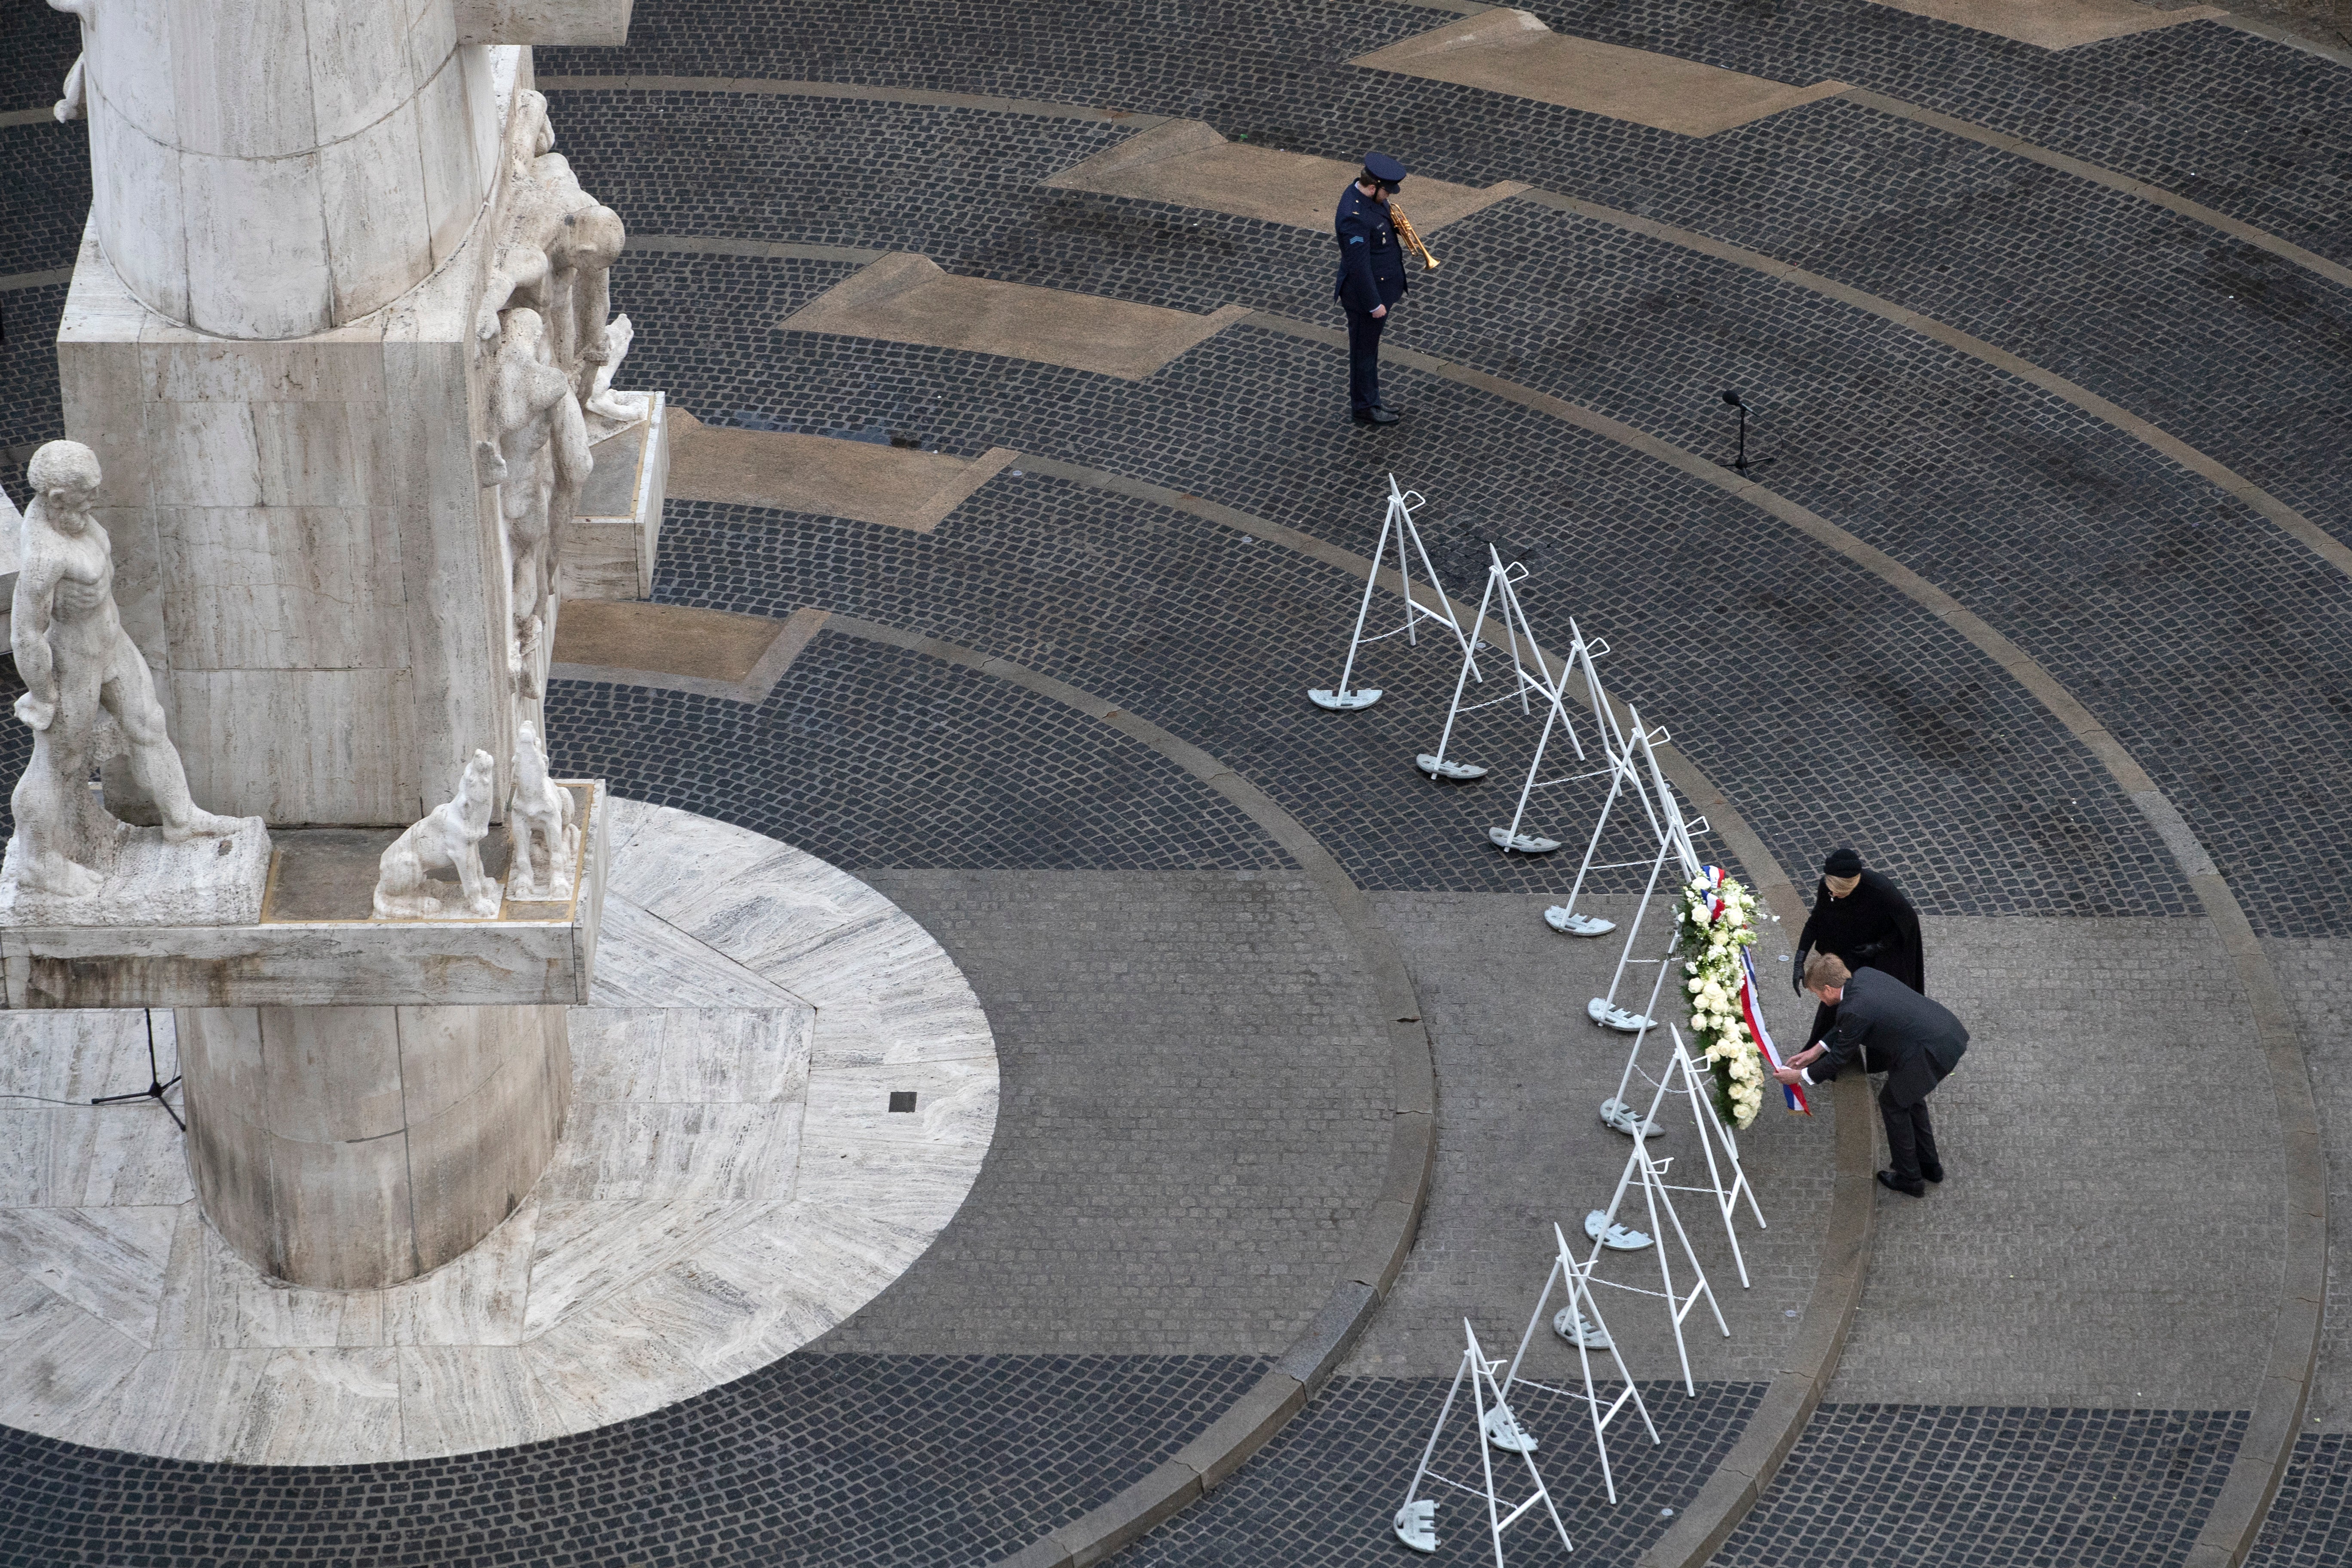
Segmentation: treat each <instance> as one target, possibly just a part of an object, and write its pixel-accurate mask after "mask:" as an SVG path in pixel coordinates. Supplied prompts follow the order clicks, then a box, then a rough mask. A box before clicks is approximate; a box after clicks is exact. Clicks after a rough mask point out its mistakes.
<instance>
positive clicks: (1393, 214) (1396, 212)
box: [1389, 198, 1437, 272]
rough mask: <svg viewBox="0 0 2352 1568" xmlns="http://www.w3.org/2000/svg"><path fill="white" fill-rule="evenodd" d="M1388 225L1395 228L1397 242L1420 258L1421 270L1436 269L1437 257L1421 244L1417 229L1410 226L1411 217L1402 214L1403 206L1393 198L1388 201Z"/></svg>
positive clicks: (1429, 270)
mask: <svg viewBox="0 0 2352 1568" xmlns="http://www.w3.org/2000/svg"><path fill="white" fill-rule="evenodd" d="M1389 226H1390V227H1391V228H1393V229H1395V230H1396V237H1397V240H1398V242H1399V243H1400V244H1402V246H1403V247H1405V248H1406V249H1407V250H1409V251H1411V252H1412V253H1413V255H1414V256H1416V257H1418V258H1420V259H1421V269H1422V270H1423V272H1434V271H1436V270H1437V258H1435V257H1434V256H1432V255H1431V254H1429V247H1427V246H1425V245H1423V244H1422V242H1421V235H1420V233H1419V231H1418V230H1416V229H1415V228H1414V227H1413V226H1412V219H1411V218H1409V217H1407V216H1404V208H1402V207H1401V206H1399V205H1396V202H1395V200H1394V199H1393V198H1391V200H1390V202H1389Z"/></svg>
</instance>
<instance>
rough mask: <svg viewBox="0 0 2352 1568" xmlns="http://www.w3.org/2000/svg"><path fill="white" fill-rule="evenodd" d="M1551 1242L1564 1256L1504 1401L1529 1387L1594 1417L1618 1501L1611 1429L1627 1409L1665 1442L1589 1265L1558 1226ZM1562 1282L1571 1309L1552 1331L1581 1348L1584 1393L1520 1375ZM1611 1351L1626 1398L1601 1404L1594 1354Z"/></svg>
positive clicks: (1556, 1263) (1606, 1477)
mask: <svg viewBox="0 0 2352 1568" xmlns="http://www.w3.org/2000/svg"><path fill="white" fill-rule="evenodd" d="M1551 1235H1552V1240H1553V1241H1554V1242H1555V1243H1557V1244H1558V1247H1559V1251H1558V1253H1557V1254H1556V1255H1555V1257H1554V1258H1553V1260H1552V1266H1551V1272H1550V1273H1549V1274H1547V1275H1545V1276H1544V1286H1543V1289H1542V1291H1541V1292H1540V1293H1539V1294H1538V1296H1537V1297H1536V1310H1534V1311H1533V1312H1532V1313H1530V1314H1529V1315H1528V1331H1527V1332H1526V1333H1524V1334H1521V1335H1520V1336H1519V1350H1518V1353H1517V1355H1514V1356H1513V1357H1512V1358H1511V1370H1510V1371H1508V1372H1507V1373H1504V1374H1503V1382H1502V1385H1501V1394H1502V1396H1503V1397H1504V1398H1506V1399H1507V1398H1509V1397H1510V1393H1511V1389H1512V1388H1513V1387H1514V1386H1515V1385H1516V1384H1521V1383H1524V1384H1527V1385H1528V1387H1530V1388H1540V1389H1542V1390H1543V1391H1544V1392H1545V1393H1547V1394H1559V1395H1560V1396H1561V1397H1562V1398H1564V1399H1573V1400H1577V1401H1579V1402H1580V1403H1581V1404H1582V1405H1584V1407H1585V1410H1586V1411H1587V1412H1588V1413H1589V1414H1590V1415H1591V1417H1592V1444H1593V1447H1596V1448H1599V1449H1600V1450H1601V1484H1602V1485H1603V1486H1605V1487H1607V1488H1608V1489H1609V1500H1610V1501H1611V1502H1615V1501H1616V1500H1617V1479H1616V1477H1615V1475H1614V1474H1613V1473H1612V1471H1611V1470H1610V1468H1609V1424H1610V1423H1611V1422H1612V1421H1614V1420H1615V1419H1617V1416H1618V1414H1619V1412H1621V1411H1622V1410H1623V1409H1624V1408H1625V1406H1626V1405H1629V1404H1630V1405H1633V1408H1634V1409H1635V1410H1636V1411H1638V1412H1640V1413H1641V1416H1642V1425H1643V1427H1645V1428H1647V1429H1648V1431H1649V1434H1650V1443H1651V1446H1652V1447H1656V1446H1657V1445H1658V1443H1659V1441H1660V1439H1659V1437H1658V1428H1657V1425H1656V1424H1655V1423H1654V1422H1653V1421H1652V1420H1651V1419H1650V1407H1649V1406H1648V1405H1645V1404H1643V1402H1642V1391H1641V1390H1640V1389H1638V1388H1636V1387H1634V1386H1633V1373H1631V1372H1630V1371H1628V1370H1627V1369H1626V1366H1625V1358H1624V1356H1623V1355H1622V1353H1620V1352H1619V1351H1618V1349H1617V1342H1616V1341H1615V1340H1614V1339H1613V1338H1612V1337H1611V1336H1610V1333H1609V1324H1608V1323H1607V1321H1604V1320H1603V1319H1602V1317H1601V1303H1600V1302H1599V1301H1597V1300H1593V1298H1592V1281H1591V1279H1590V1278H1588V1276H1587V1273H1586V1266H1585V1265H1582V1264H1580V1263H1578V1262H1577V1261H1576V1256H1575V1254H1573V1253H1571V1252H1570V1250H1569V1247H1568V1237H1567V1236H1566V1235H1565V1234H1563V1233H1562V1232H1561V1230H1560V1228H1559V1226H1556V1225H1555V1226H1552V1227H1551ZM1562 1280H1566V1281H1567V1283H1568V1304H1567V1305H1566V1306H1564V1307H1562V1308H1560V1310H1559V1311H1558V1312H1557V1313H1555V1314H1553V1316H1552V1321H1551V1328H1552V1332H1554V1333H1556V1334H1558V1335H1559V1337H1560V1338H1561V1339H1564V1340H1566V1341H1567V1342H1569V1343H1570V1344H1572V1345H1574V1346H1575V1347H1576V1360H1577V1364H1578V1365H1579V1366H1580V1368H1581V1369H1582V1371H1583V1373H1584V1386H1583V1389H1582V1391H1581V1392H1579V1391H1578V1390H1576V1389H1572V1388H1555V1387H1553V1386H1552V1385H1551V1384H1548V1383H1538V1382H1536V1381H1535V1379H1533V1378H1531V1377H1521V1376H1520V1375H1519V1363H1521V1362H1523V1361H1525V1360H1527V1358H1528V1345H1529V1344H1530V1343H1532V1342H1534V1340H1535V1337H1536V1327H1537V1325H1538V1324H1539V1323H1541V1322H1542V1321H1543V1313H1544V1308H1545V1306H1546V1305H1548V1304H1549V1302H1550V1300H1551V1288H1552V1287H1553V1286H1555V1285H1557V1284H1559V1283H1560V1282H1561V1281H1562ZM1597 1350H1598V1351H1607V1352H1609V1359H1610V1360H1612V1361H1613V1362H1615V1363H1617V1376H1618V1379H1619V1380H1620V1381H1621V1382H1622V1383H1623V1384H1624V1385H1625V1390H1624V1392H1623V1393H1622V1394H1618V1395H1617V1397H1616V1398H1614V1399H1612V1400H1610V1401H1609V1402H1608V1403H1607V1404H1606V1405H1604V1404H1602V1402H1601V1394H1600V1391H1599V1390H1598V1389H1597V1388H1595V1387H1594V1386H1593V1383H1592V1352H1594V1351H1597Z"/></svg>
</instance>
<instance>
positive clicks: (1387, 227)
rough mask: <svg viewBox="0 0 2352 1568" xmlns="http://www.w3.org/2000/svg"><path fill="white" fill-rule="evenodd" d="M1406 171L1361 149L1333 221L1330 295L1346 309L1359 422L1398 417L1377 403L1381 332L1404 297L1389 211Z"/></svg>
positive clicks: (1351, 386) (1352, 401)
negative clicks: (1335, 259)
mask: <svg viewBox="0 0 2352 1568" xmlns="http://www.w3.org/2000/svg"><path fill="white" fill-rule="evenodd" d="M1404 176H1405V167H1404V165H1403V164H1402V163H1398V162H1397V161H1396V160H1395V159H1394V158H1391V157H1390V156H1389V155H1388V154H1386V153H1367V154H1365V157H1364V172H1363V173H1362V174H1360V175H1358V176H1357V177H1356V180H1355V183H1354V184H1350V185H1349V187H1348V188H1347V190H1346V191H1344V192H1342V193H1341V194H1340V196H1339V216H1338V217H1337V218H1336V219H1334V220H1333V223H1332V228H1333V231H1334V233H1335V234H1336V235H1337V237H1338V238H1339V283H1338V284H1337V286H1335V287H1334V289H1332V295H1333V297H1334V298H1335V299H1337V300H1339V303H1340V304H1341V305H1342V306H1344V307H1345V308H1346V310H1347V312H1348V402H1349V407H1350V408H1351V409H1352V411H1353V413H1354V415H1355V419H1356V423H1357V424H1359V425H1393V424H1395V423H1396V422H1397V416H1396V415H1395V414H1394V413H1392V412H1391V411H1390V410H1389V409H1386V408H1383V407H1382V406H1381V329H1383V328H1384V327H1386V326H1387V325H1388V319H1389V312H1390V311H1391V310H1392V309H1394V308H1395V306H1396V303H1397V301H1398V300H1402V299H1403V298H1404V290H1405V281H1404V248H1403V247H1402V246H1401V245H1399V244H1398V243H1397V235H1396V226H1395V225H1394V224H1392V223H1391V222H1390V220H1389V214H1388V199H1389V198H1390V197H1391V196H1392V195H1396V191H1397V187H1398V186H1399V185H1400V184H1402V183H1403V182H1404Z"/></svg>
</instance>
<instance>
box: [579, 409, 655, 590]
mask: <svg viewBox="0 0 2352 1568" xmlns="http://www.w3.org/2000/svg"><path fill="white" fill-rule="evenodd" d="M647 396H648V397H649V398H650V400H651V406H650V409H649V412H648V413H647V415H646V417H645V418H644V419H641V420H639V421H638V422H637V423H635V424H634V425H629V426H623V427H622V428H621V429H620V430H618V431H616V432H614V434H613V435H612V436H611V437H607V438H606V439H604V440H601V441H599V442H597V443H596V445H595V446H594V447H592V448H590V451H591V453H592V455H593V457H594V458H595V459H596V467H595V468H594V470H593V472H591V473H590V474H589V476H588V483H587V486H586V488H585V489H583V491H582V492H581V495H580V499H579V501H578V504H577V506H576V507H575V508H574V510H575V513H576V515H574V516H572V517H570V518H566V519H564V520H562V521H559V522H558V523H556V525H555V555H554V561H555V592H556V596H557V597H558V598H559V599H650V598H652V597H653V593H654V562H655V559H656V556H658V555H659V554H660V552H661V523H662V501H663V498H664V496H665V495H666V493H667V490H668V488H669V409H668V404H669V400H668V398H667V396H666V395H663V394H661V393H658V392H656V393H650V394H648V395H647Z"/></svg>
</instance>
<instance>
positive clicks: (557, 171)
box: [475, 90, 628, 403]
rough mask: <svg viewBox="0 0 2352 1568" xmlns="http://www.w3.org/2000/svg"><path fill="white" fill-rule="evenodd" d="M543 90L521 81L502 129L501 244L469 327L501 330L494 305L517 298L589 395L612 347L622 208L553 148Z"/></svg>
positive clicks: (484, 334) (623, 233)
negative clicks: (585, 185)
mask: <svg viewBox="0 0 2352 1568" xmlns="http://www.w3.org/2000/svg"><path fill="white" fill-rule="evenodd" d="M554 146H555V132H554V130H553V128H552V127H551V126H550V125H549V123H548V119H547V100H546V99H545V98H544V97H543V96H542V95H541V94H539V93H536V92H531V91H528V90H526V91H523V92H521V93H518V94H517V95H516V103H515V111H514V114H513V117H512V119H511V120H510V121H509V125H508V130H507V143H506V191H505V194H504V195H502V197H501V198H500V211H499V245H498V250H497V252H496V254H495V256H494V258H493V259H492V261H491V265H490V278H489V283H488V289H487V290H486V292H485V293H484V294H483V296H482V304H481V310H480V313H479V315H478V316H477V318H476V320H475V332H476V334H477V335H478V336H479V337H480V338H481V340H482V341H483V342H491V341H492V340H493V339H495V338H496V337H497V336H498V335H499V328H498V325H497V321H498V317H499V313H500V312H502V311H504V310H507V309H508V308H509V307H510V306H513V305H524V306H529V307H530V308H531V309H533V310H538V311H539V312H540V313H541V316H542V317H543V318H544V319H545V321H546V323H547V329H548V339H549V342H550V344H551V349H552V351H553V354H554V362H555V363H556V365H557V366H558V368H560V369H561V370H562V372H563V374H564V378H565V379H566V381H568V382H569V383H570V384H571V386H572V394H573V395H574V396H576V397H578V398H579V399H580V400H581V401H582V402H583V403H585V402H586V401H587V400H588V399H589V397H590V396H591V395H592V394H593V384H594V378H595V373H596V367H597V366H599V365H601V364H604V363H606V362H607V360H608V358H609V357H610V350H609V348H608V347H607V340H606V325H607V322H606V318H607V317H608V316H609V315H610V314H611V311H612V289H611V280H610V277H609V275H610V273H611V272H612V269H613V263H614V262H615V261H617V260H619V259H620V257H621V251H622V249H623V247H625V246H626V245H627V243H628V230H627V228H626V227H625V226H624V225H623V224H622V222H621V217H620V215H619V214H618V213H615V212H614V210H613V209H612V208H610V207H608V206H606V205H604V204H603V203H602V202H599V201H598V200H597V199H596V198H595V197H593V196H592V195H589V194H588V193H587V192H585V191H583V190H582V189H581V188H580V180H579V176H577V175H576V174H573V173H572V163H571V160H569V159H567V158H565V157H564V156H563V155H562V153H556V152H554V151H552V149H553V147H554Z"/></svg>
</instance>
